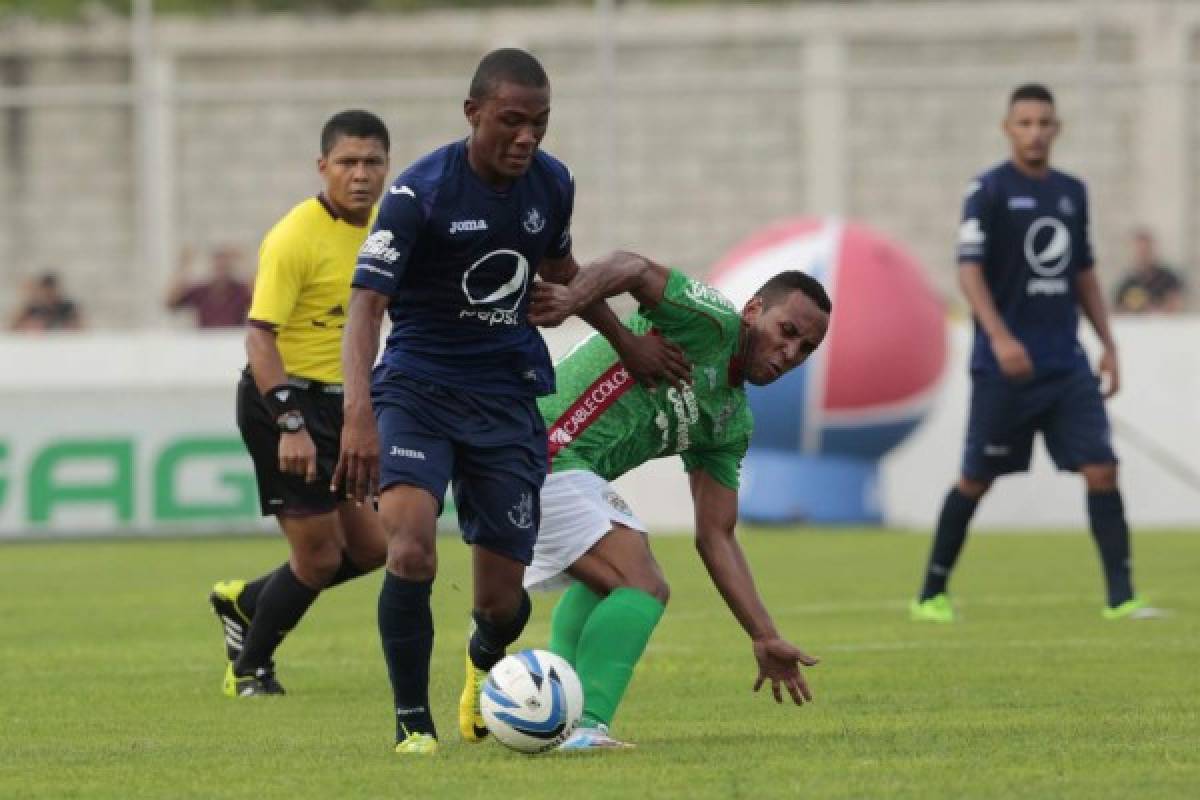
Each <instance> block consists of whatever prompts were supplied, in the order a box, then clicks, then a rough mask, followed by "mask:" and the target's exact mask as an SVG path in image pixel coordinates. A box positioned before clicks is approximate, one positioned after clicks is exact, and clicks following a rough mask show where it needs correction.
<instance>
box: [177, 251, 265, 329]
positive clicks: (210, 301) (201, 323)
mask: <svg viewBox="0 0 1200 800" xmlns="http://www.w3.org/2000/svg"><path fill="white" fill-rule="evenodd" d="M241 259H242V254H241V253H240V252H239V251H238V250H237V248H234V247H229V246H222V247H218V248H217V249H216V250H214V251H213V254H212V277H211V278H210V279H209V280H207V281H200V282H192V281H190V280H188V272H189V271H190V267H191V262H192V250H191V248H187V249H185V250H184V251H183V255H182V257H181V258H180V259H179V273H178V274H177V275H176V276H175V280H174V281H173V282H172V284H171V287H170V288H169V289H168V290H167V307H168V308H170V309H171V310H172V311H178V310H179V309H181V308H191V309H193V310H194V311H195V312H196V327H199V328H236V327H241V326H242V325H243V324H244V323H245V322H246V311H247V310H248V309H249V308H250V287H249V286H248V285H246V283H245V282H244V281H242V280H240V279H239V278H238V275H237V272H238V265H239V263H240V262H241Z"/></svg>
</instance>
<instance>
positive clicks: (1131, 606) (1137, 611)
mask: <svg viewBox="0 0 1200 800" xmlns="http://www.w3.org/2000/svg"><path fill="white" fill-rule="evenodd" d="M1100 616H1102V617H1104V618H1105V619H1110V620H1115V619H1162V618H1163V617H1166V616H1169V614H1168V613H1167V612H1166V611H1164V610H1163V609H1161V608H1155V607H1154V606H1152V605H1149V604H1147V603H1146V601H1145V600H1144V599H1142V598H1141V597H1132V598H1130V599H1128V600H1126V601H1125V602H1124V603H1121V605H1119V606H1109V607H1107V608H1105V609H1104V610H1103V611H1101V612H1100Z"/></svg>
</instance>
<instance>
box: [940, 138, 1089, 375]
mask: <svg viewBox="0 0 1200 800" xmlns="http://www.w3.org/2000/svg"><path fill="white" fill-rule="evenodd" d="M958 262H959V264H963V263H977V264H982V265H983V276H984V279H985V280H986V281H987V286H988V289H989V290H990V291H991V294H992V298H993V300H994V301H995V303H996V308H997V310H998V311H999V312H1000V315H1001V316H1002V317H1003V318H1004V322H1005V324H1007V325H1008V328H1009V330H1010V331H1012V334H1013V336H1015V337H1016V338H1017V339H1018V340H1019V341H1020V342H1021V344H1022V345H1024V346H1025V350H1026V351H1027V352H1028V353H1029V357H1030V358H1031V359H1032V360H1033V365H1034V369H1035V370H1036V371H1037V372H1038V373H1047V372H1056V371H1061V370H1069V369H1076V368H1079V367H1081V366H1082V367H1086V366H1087V359H1086V357H1085V355H1084V352H1083V348H1081V347H1080V346H1079V340H1078V328H1079V296H1078V291H1077V289H1076V286H1075V279H1076V278H1077V277H1078V275H1079V273H1080V272H1082V271H1084V270H1088V269H1091V268H1092V245H1091V242H1090V240H1089V238H1088V206H1087V189H1086V188H1084V185H1083V183H1082V182H1081V181H1079V180H1078V179H1076V178H1074V177H1072V176H1070V175H1067V174H1066V173H1063V172H1059V171H1057V170H1050V171H1049V174H1048V175H1046V177H1044V178H1031V177H1029V176H1028V175H1025V174H1023V173H1022V172H1020V171H1019V170H1017V168H1016V167H1015V166H1013V164H1012V162H1009V161H1006V162H1004V163H1003V164H1000V165H999V166H997V167H994V168H992V169H990V170H988V171H987V172H985V173H983V174H982V175H980V176H979V177H978V178H976V179H975V181H973V182H972V183H971V185H970V187H968V189H967V197H966V200H965V201H964V202H963V215H962V226H961V227H960V228H959V232H958ZM971 369H972V370H974V371H977V372H985V373H986V372H998V371H999V367H998V366H997V364H996V357H995V355H994V354H993V353H992V348H991V343H990V342H989V341H988V338H987V335H986V334H985V333H984V332H983V330H982V328H980V326H979V322H978V320H976V322H975V346H974V349H973V351H972V354H971Z"/></svg>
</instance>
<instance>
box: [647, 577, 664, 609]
mask: <svg viewBox="0 0 1200 800" xmlns="http://www.w3.org/2000/svg"><path fill="white" fill-rule="evenodd" d="M643 591H645V592H646V594H648V595H650V596H651V597H653V598H654V599H655V600H657V601H658V602H660V603H662V604H663V605H664V606H665V605H666V604H667V601H668V600H670V599H671V586H670V584H668V583H667V582H666V581H665V580H663V579H662V578H658V579H656V580H654V581H653V582H652V583H651V585H650V586H649V587H648V588H646V589H644V590H643Z"/></svg>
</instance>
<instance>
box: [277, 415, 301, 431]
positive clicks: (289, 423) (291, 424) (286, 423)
mask: <svg viewBox="0 0 1200 800" xmlns="http://www.w3.org/2000/svg"><path fill="white" fill-rule="evenodd" d="M275 425H276V427H278V428H279V432H280V433H297V432H299V431H302V430H304V415H303V414H301V413H300V412H299V411H285V412H284V413H282V414H280V415H279V416H278V417H276V418H275Z"/></svg>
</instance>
